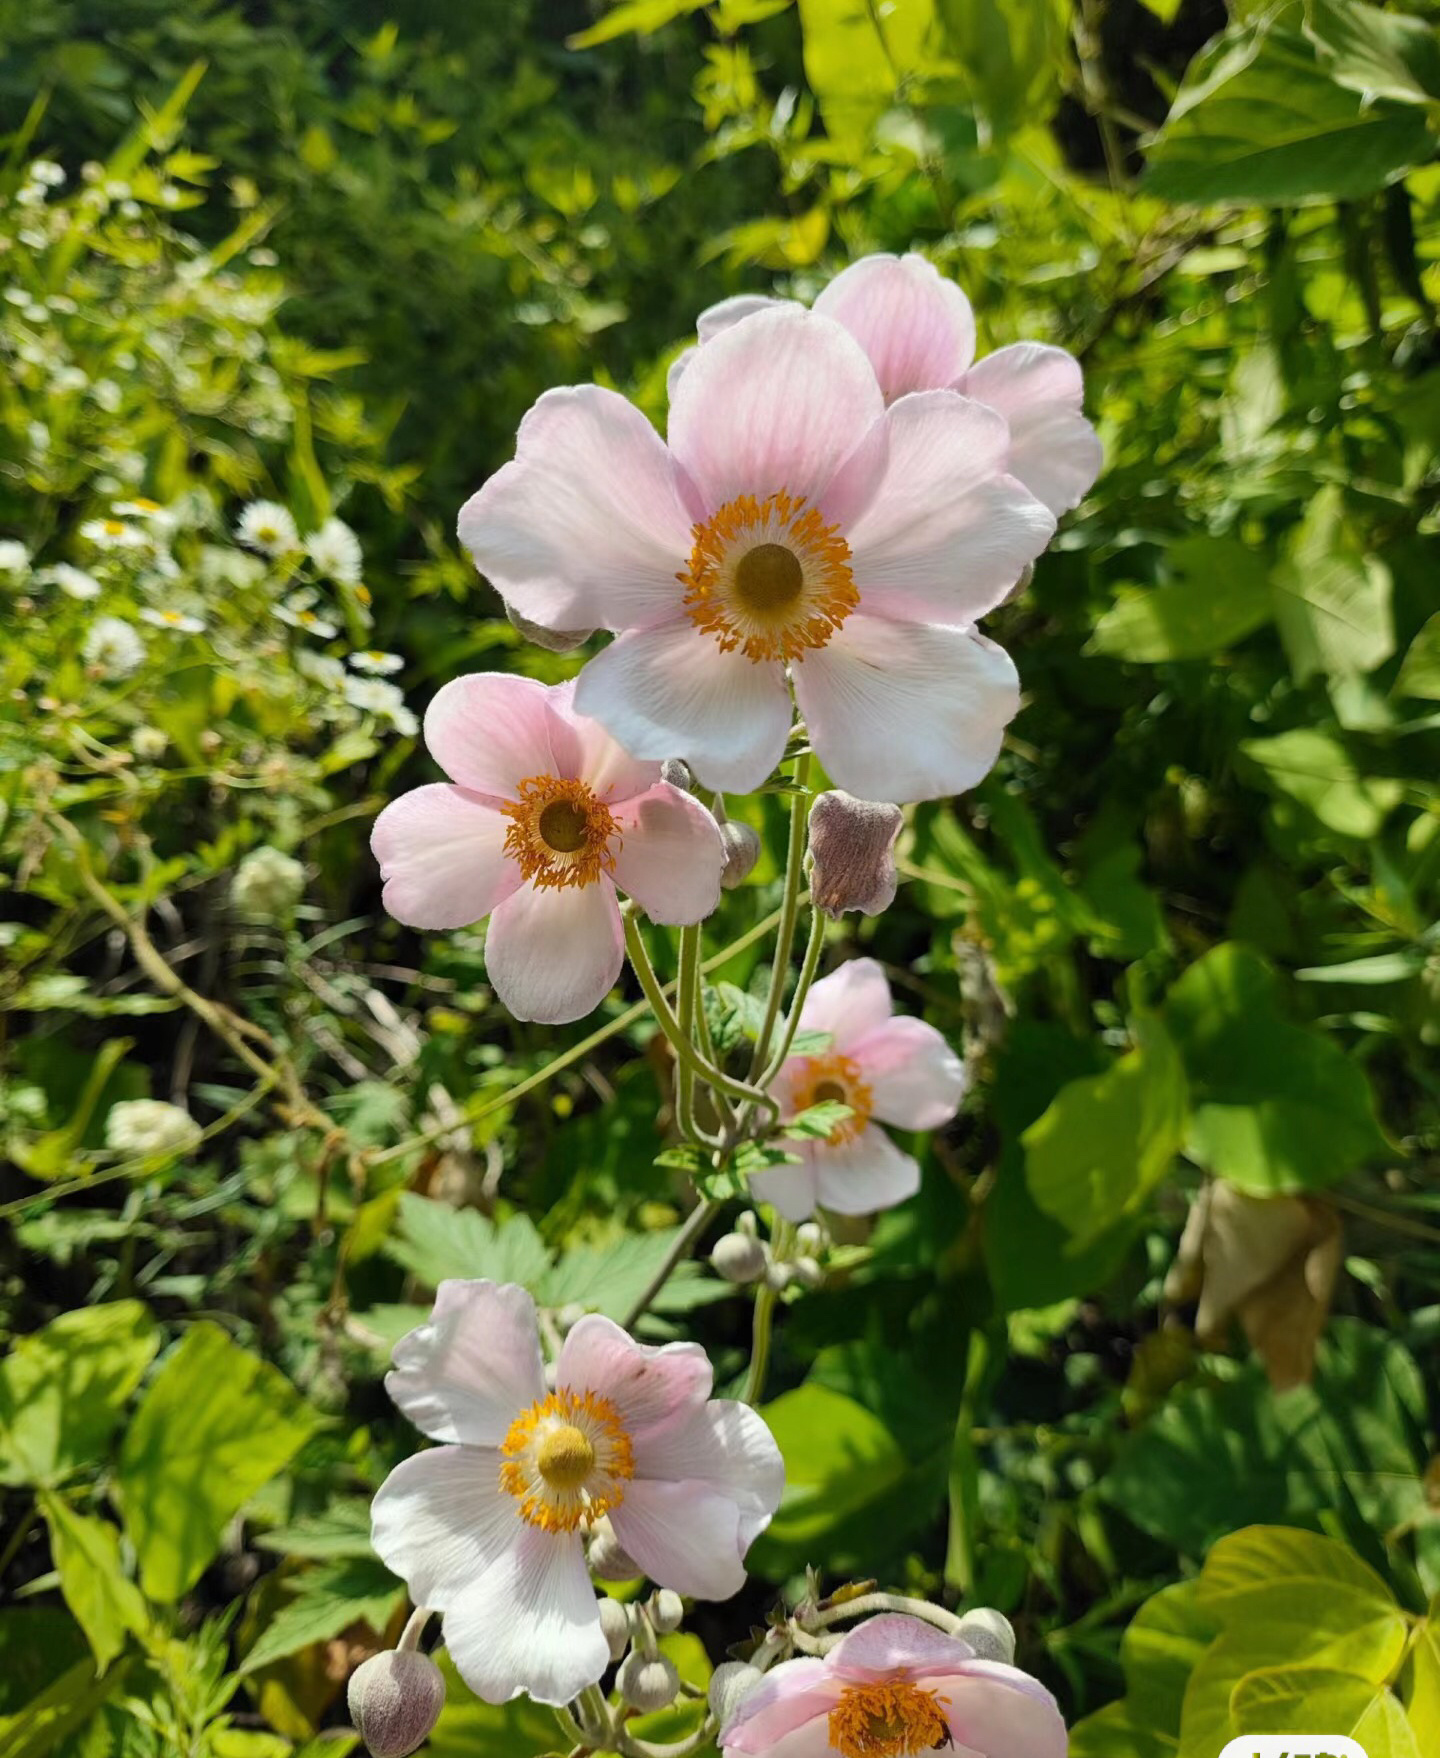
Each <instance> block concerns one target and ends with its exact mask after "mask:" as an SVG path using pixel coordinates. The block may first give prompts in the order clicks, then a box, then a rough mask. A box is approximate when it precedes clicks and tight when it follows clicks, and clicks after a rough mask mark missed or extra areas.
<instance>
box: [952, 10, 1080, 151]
mask: <svg viewBox="0 0 1440 1758" xmlns="http://www.w3.org/2000/svg"><path fill="white" fill-rule="evenodd" d="M938 10H939V14H940V20H941V23H942V24H943V26H944V31H945V43H946V47H947V48H948V49H949V51H950V53H951V54H952V55H953V56H954V57H955V59H956V60H957V61H958V62H959V63H960V66H961V69H962V71H963V73H964V75H965V80H966V84H967V85H968V86H969V88H970V92H971V94H972V96H973V98H974V101H975V107H976V109H977V110H978V111H979V112H980V114H981V115H982V116H983V117H984V118H985V120H986V122H987V123H988V125H989V128H990V131H991V132H992V133H993V134H995V135H997V136H1001V137H1003V136H1005V135H1008V134H1011V133H1013V132H1014V131H1015V130H1016V129H1017V128H1022V127H1030V126H1043V125H1044V124H1045V123H1046V122H1047V121H1048V119H1049V118H1050V116H1051V115H1052V114H1053V112H1054V109H1055V106H1056V103H1057V102H1058V100H1059V97H1060V68H1061V66H1062V65H1063V59H1064V54H1065V47H1066V42H1067V37H1068V32H1069V18H1068V9H1067V8H1066V7H1065V6H1064V5H1062V4H1060V3H1059V0H938Z"/></svg>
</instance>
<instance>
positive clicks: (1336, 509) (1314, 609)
mask: <svg viewBox="0 0 1440 1758" xmlns="http://www.w3.org/2000/svg"><path fill="white" fill-rule="evenodd" d="M1273 584H1274V588H1275V620H1276V622H1277V623H1278V625H1279V628H1280V638H1281V640H1282V641H1284V643H1285V650H1286V652H1287V653H1288V654H1289V656H1290V669H1291V671H1293V672H1294V674H1295V681H1296V683H1300V684H1303V683H1304V682H1305V680H1306V679H1307V678H1309V677H1312V676H1314V674H1315V673H1317V672H1323V673H1324V674H1325V675H1326V676H1328V677H1332V678H1344V677H1355V676H1359V675H1361V674H1363V673H1366V672H1371V671H1374V669H1375V667H1376V666H1378V665H1383V664H1384V662H1385V661H1386V660H1387V659H1388V658H1389V657H1390V655H1391V654H1392V653H1393V652H1394V651H1395V627H1394V623H1393V622H1392V620H1391V615H1390V592H1391V580H1390V570H1389V569H1388V568H1387V567H1385V565H1384V564H1383V563H1382V562H1379V561H1377V560H1376V559H1375V557H1374V556H1370V555H1366V554H1364V553H1363V551H1361V550H1360V549H1359V547H1358V546H1357V545H1356V543H1355V542H1354V539H1353V537H1352V535H1351V533H1350V530H1349V527H1348V525H1347V523H1346V520H1345V515H1344V504H1343V502H1342V500H1341V496H1340V492H1339V490H1338V489H1324V490H1322V491H1321V492H1320V493H1319V494H1318V495H1316V496H1315V498H1314V500H1312V501H1311V503H1310V505H1309V507H1308V508H1307V509H1306V513H1305V518H1304V520H1303V521H1302V522H1301V524H1300V525H1299V527H1298V528H1297V530H1296V532H1295V534H1294V537H1293V538H1292V540H1291V542H1290V544H1289V546H1288V559H1287V560H1286V561H1284V562H1282V563H1281V565H1280V566H1279V567H1278V568H1277V569H1276V570H1275V573H1274V576H1273Z"/></svg>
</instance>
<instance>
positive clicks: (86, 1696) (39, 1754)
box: [0, 1655, 131, 1758]
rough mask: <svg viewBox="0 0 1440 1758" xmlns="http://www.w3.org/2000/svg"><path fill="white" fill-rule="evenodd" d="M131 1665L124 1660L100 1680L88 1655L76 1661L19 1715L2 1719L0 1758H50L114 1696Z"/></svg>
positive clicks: (0, 1727)
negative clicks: (59, 1746)
mask: <svg viewBox="0 0 1440 1758" xmlns="http://www.w3.org/2000/svg"><path fill="white" fill-rule="evenodd" d="M130 1664H131V1663H130V1661H129V1660H123V1661H121V1663H120V1665H119V1666H114V1667H111V1668H110V1670H109V1671H108V1672H106V1673H104V1674H102V1675H100V1676H99V1677H97V1676H96V1673H95V1663H94V1662H93V1661H92V1660H91V1659H90V1657H89V1656H88V1655H87V1656H86V1657H85V1659H84V1660H81V1661H77V1662H76V1664H75V1665H74V1666H72V1667H70V1668H69V1669H68V1670H67V1671H65V1672H63V1673H62V1674H61V1675H60V1677H59V1678H58V1679H56V1680H55V1682H54V1684H52V1685H49V1686H47V1687H46V1689H45V1690H43V1691H42V1692H41V1693H40V1695H39V1696H38V1697H36V1698H34V1699H32V1700H31V1702H29V1703H27V1704H26V1706H25V1707H24V1709H22V1710H21V1711H20V1712H19V1713H18V1714H17V1715H8V1716H6V1717H4V1718H3V1719H0V1758H47V1754H48V1753H50V1752H53V1751H54V1750H55V1748H56V1747H57V1746H58V1745H59V1744H60V1742H61V1741H62V1740H65V1739H68V1738H69V1736H70V1735H71V1734H73V1733H75V1732H76V1730H77V1729H79V1728H82V1727H84V1725H85V1723H86V1722H87V1721H89V1719H90V1717H91V1716H92V1715H94V1713H95V1711H96V1710H97V1709H98V1708H99V1707H100V1705H101V1704H102V1703H104V1702H105V1700H106V1699H107V1698H108V1697H111V1696H113V1695H114V1693H115V1692H116V1691H117V1690H118V1689H119V1688H120V1685H121V1684H122V1683H123V1681H124V1678H125V1675H126V1672H127V1671H128V1669H129V1667H130Z"/></svg>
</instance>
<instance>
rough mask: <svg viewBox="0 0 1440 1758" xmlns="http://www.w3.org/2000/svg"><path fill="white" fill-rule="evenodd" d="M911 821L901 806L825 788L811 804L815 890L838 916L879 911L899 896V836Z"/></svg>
mask: <svg viewBox="0 0 1440 1758" xmlns="http://www.w3.org/2000/svg"><path fill="white" fill-rule="evenodd" d="M904 822H905V817H904V814H903V813H902V812H901V810H900V808H899V807H898V806H886V805H882V804H881V803H880V802H879V801H878V800H857V799H855V798H854V797H853V796H852V795H851V794H847V793H840V792H838V791H837V792H835V793H828V794H821V796H820V798H819V799H818V800H816V802H815V804H814V805H813V806H812V807H811V808H810V856H811V860H812V861H813V863H814V868H813V871H812V873H811V876H810V895H811V897H812V898H813V899H814V901H815V907H816V909H819V910H823V911H824V912H825V914H826V915H827V916H829V917H830V918H831V919H832V920H835V919H837V918H838V917H840V916H842V915H844V914H845V912H846V911H847V910H858V911H859V912H860V914H861V915H862V916H878V915H879V914H880V912H881V911H882V910H886V909H889V907H890V905H891V904H892V903H893V902H894V901H895V887H896V885H897V884H898V883H899V879H898V876H897V874H896V872H895V839H896V838H897V837H898V836H899V834H900V827H901V825H903V824H904Z"/></svg>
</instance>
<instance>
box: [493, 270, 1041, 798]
mask: <svg viewBox="0 0 1440 1758" xmlns="http://www.w3.org/2000/svg"><path fill="white" fill-rule="evenodd" d="M954 291H955V296H956V298H960V295H959V293H958V289H957V290H954ZM967 309H968V308H967ZM962 355H963V358H962ZM968 358H969V357H968V354H965V353H964V351H963V350H961V349H959V348H958V346H957V348H956V350H955V352H954V360H953V363H952V364H953V368H954V370H953V372H952V373H951V374H950V376H951V377H952V378H953V377H956V376H958V375H959V374H960V373H961V372H963V370H964V368H965V366H966V364H968ZM935 382H936V383H937V384H938V383H939V382H940V380H939V378H938V377H937V378H936V380H935ZM1010 452H1011V433H1010V427H1009V425H1008V423H1007V421H1006V419H1005V417H1004V416H1003V415H1001V414H999V413H997V411H996V410H994V409H993V408H989V407H986V406H985V405H984V404H982V403H979V402H976V401H975V400H974V399H973V398H972V397H969V396H963V395H961V394H960V393H959V392H957V391H955V390H953V389H934V390H919V391H917V392H915V393H914V394H911V395H904V396H899V397H897V398H896V399H895V400H894V401H892V402H891V403H890V404H889V406H888V407H887V404H886V395H885V389H884V386H883V384H882V382H881V380H880V379H878V378H877V376H876V373H875V369H874V367H873V366H872V364H871V362H870V360H869V359H868V358H867V357H866V354H865V351H864V349H863V348H862V347H861V345H860V343H859V342H857V341H856V339H855V337H854V336H853V335H852V334H851V333H850V331H849V330H848V329H846V328H845V327H844V326H843V325H842V324H841V323H838V322H836V321H834V319H833V318H832V317H830V316H828V315H825V314H821V313H816V312H808V311H805V310H803V309H802V308H800V307H791V306H784V307H781V308H779V309H775V310H763V311H760V312H757V313H755V314H754V315H751V316H748V317H744V318H743V319H742V320H741V321H739V322H735V323H732V324H730V325H728V326H727V327H725V328H724V329H723V330H722V331H721V332H720V333H719V334H717V335H715V336H714V337H713V339H711V340H709V341H707V342H706V343H705V344H704V346H703V347H701V348H699V349H697V350H696V351H695V353H694V354H693V356H692V357H691V360H690V363H689V365H688V366H687V368H686V370H685V371H684V372H683V373H682V374H681V375H680V377H679V381H678V383H677V384H676V386H675V392H674V395H673V397H672V399H671V403H670V418H669V425H668V433H667V439H666V440H662V439H660V437H659V436H658V435H657V434H656V432H655V430H654V429H653V428H652V427H651V425H650V423H649V422H648V421H647V420H646V419H645V417H644V416H643V415H642V414H641V413H640V411H639V410H638V409H636V408H634V407H633V406H632V405H631V404H630V403H628V402H626V400H625V399H624V398H623V397H621V396H618V395H617V394H616V393H615V392H613V391H608V390H604V389H601V388H600V387H598V386H595V385H586V386H581V387H579V388H575V389H569V390H556V391H549V392H547V393H546V394H545V395H544V396H543V397H541V399H540V401H539V402H538V403H537V404H536V405H535V406H534V408H533V409H531V411H530V412H529V414H528V415H527V416H526V417H525V420H524V422H523V423H522V424H521V427H520V434H519V438H518V441H517V446H516V455H515V458H514V460H513V461H512V462H511V463H509V464H507V465H505V466H504V468H503V469H501V470H500V471H499V472H498V473H497V474H496V475H495V476H493V477H492V478H491V479H490V481H489V482H487V483H486V484H485V486H484V487H483V488H482V489H481V490H480V491H479V493H478V494H476V495H474V496H473V497H472V498H471V499H470V501H468V502H467V503H466V505H465V507H464V509H463V510H462V512H461V514H460V537H461V540H462V541H463V542H464V544H465V545H466V547H467V548H468V549H469V551H470V553H471V554H472V556H473V557H474V558H475V561H476V563H477V565H478V566H479V567H480V569H481V570H482V571H483V572H484V573H485V574H486V575H487V576H488V577H489V579H490V580H491V582H492V583H493V584H494V586H495V587H496V589H497V590H498V591H499V592H500V593H501V595H502V596H503V597H504V598H505V600H506V601H507V603H508V604H510V605H511V606H512V607H513V609H514V610H515V611H516V612H517V613H518V614H519V615H521V616H522V617H524V618H526V619H528V620H529V621H530V622H532V623H535V624H538V625H540V626H542V627H544V628H547V629H585V628H607V629H611V630H614V631H616V634H617V639H616V640H614V641H613V642H612V643H611V644H610V645H609V646H608V647H606V648H604V649H603V650H602V651H601V652H600V653H599V654H598V655H597V656H596V657H595V658H593V659H592V660H591V661H590V663H589V664H588V665H587V666H586V668H585V670H584V671H583V672H582V673H581V676H580V680H579V685H578V689H577V692H576V697H575V700H576V704H577V706H578V707H579V708H580V709H581V711H582V712H584V713H586V714H591V715H594V716H595V717H596V719H598V720H600V721H602V722H603V723H604V724H605V725H606V726H607V727H608V728H609V729H610V731H611V732H612V733H613V734H614V735H615V737H616V738H617V739H619V740H620V742H621V743H622V744H623V745H624V746H625V747H626V749H627V750H630V751H633V752H634V753H635V754H636V755H637V756H639V757H647V758H662V759H663V758H666V757H683V758H684V759H685V760H686V762H688V763H689V764H690V766H691V767H692V768H693V769H694V771H695V773H696V774H697V775H698V776H699V778H700V779H701V780H702V781H703V782H704V783H706V785H708V786H710V787H714V788H720V789H724V790H727V791H736V792H746V791H749V790H751V789H753V788H755V787H758V786H759V785H760V783H761V782H763V781H764V779H765V778H766V776H767V775H768V774H769V773H770V771H771V770H772V769H773V768H774V766H775V764H776V763H778V762H779V760H780V758H781V756H782V755H783V753H784V750H785V743H786V739H787V736H788V734H789V731H790V725H791V687H792V685H793V689H794V694H795V698H796V700H797V701H798V703H799V707H800V711H801V713H802V714H803V715H804V717H805V723H806V726H807V728H808V730H809V735H810V739H811V743H812V744H813V746H814V749H815V751H816V753H817V754H818V756H819V758H820V760H821V762H822V763H823V764H824V765H825V767H826V769H827V770H828V771H829V773H830V775H831V776H832V777H833V779H834V781H835V782H836V784H837V786H839V787H841V788H844V789H846V790H847V791H848V792H850V793H852V794H855V795H857V796H858V797H860V798H862V799H869V800H884V801H903V800H917V799H928V798H933V797H937V796H940V795H945V794H951V793H955V792H958V791H959V790H961V789H963V788H967V787H970V786H973V785H974V784H975V783H976V782H977V781H979V780H980V778H981V777H982V776H984V775H985V774H986V772H987V771H988V770H989V769H990V767H991V765H992V764H993V763H994V761H995V758H996V756H997V754H998V752H999V749H1000V742H1001V738H1002V735H1003V730H1004V727H1005V726H1006V724H1007V723H1008V722H1009V721H1010V720H1011V718H1012V717H1013V716H1014V714H1015V712H1016V709H1017V707H1018V704H1019V689H1018V682H1017V678H1016V674H1015V668H1014V667H1013V665H1012V664H1011V663H1010V660H1009V659H1008V657H1007V656H1006V655H1005V654H1004V653H1003V652H1002V651H1001V650H1000V649H999V648H998V647H996V646H994V644H993V643H991V642H989V641H986V640H985V639H984V638H983V637H981V636H979V635H977V634H976V632H975V630H974V628H973V627H972V625H973V623H974V622H975V619H976V618H977V617H980V616H983V615H984V614H985V612H986V611H988V610H992V609H993V608H994V607H995V606H996V605H997V604H999V603H1000V602H1001V601H1002V600H1003V599H1004V598H1005V596H1006V595H1007V594H1008V593H1009V592H1010V590H1011V588H1012V587H1013V586H1014V585H1015V582H1016V581H1017V580H1018V579H1019V577H1020V575H1021V573H1022V571H1023V570H1024V569H1025V567H1026V566H1027V565H1028V564H1029V563H1030V562H1032V561H1033V560H1034V559H1035V558H1036V556H1038V555H1039V554H1040V552H1041V550H1043V549H1044V547H1045V545H1046V544H1047V543H1048V542H1049V540H1050V537H1051V535H1052V534H1053V532H1054V529H1055V517H1054V514H1053V513H1052V512H1051V511H1050V510H1049V508H1047V507H1046V506H1044V505H1043V504H1042V503H1041V502H1040V501H1039V500H1037V499H1036V498H1035V496H1034V495H1033V494H1032V493H1031V492H1030V491H1029V490H1028V489H1027V488H1026V487H1024V485H1023V484H1022V483H1020V482H1019V481H1017V480H1016V478H1015V477H1014V475H1012V474H1010V470H1009V457H1010Z"/></svg>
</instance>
